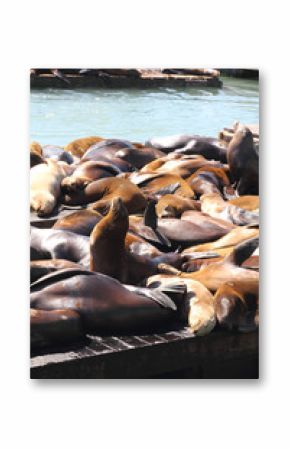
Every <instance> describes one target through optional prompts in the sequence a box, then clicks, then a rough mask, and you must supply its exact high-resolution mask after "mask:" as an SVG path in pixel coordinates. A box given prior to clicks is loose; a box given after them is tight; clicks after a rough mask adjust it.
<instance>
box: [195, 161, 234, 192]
mask: <svg viewBox="0 0 290 449" xmlns="http://www.w3.org/2000/svg"><path fill="white" fill-rule="evenodd" d="M186 182H187V183H188V184H189V185H190V187H191V188H192V190H193V191H194V192H195V194H196V195H197V197H198V198H199V197H200V196H201V195H203V194H204V193H222V192H223V189H224V188H225V187H228V186H229V185H230V180H229V178H228V176H227V174H226V171H225V169H224V168H221V167H209V166H206V167H202V168H200V169H198V170H197V171H196V172H195V173H193V174H192V175H191V176H190V177H189V178H187V179H186Z"/></svg>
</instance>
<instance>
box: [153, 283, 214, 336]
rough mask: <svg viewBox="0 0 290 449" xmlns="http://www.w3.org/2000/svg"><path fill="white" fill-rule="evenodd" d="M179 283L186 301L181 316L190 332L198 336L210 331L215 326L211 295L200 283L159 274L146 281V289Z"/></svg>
mask: <svg viewBox="0 0 290 449" xmlns="http://www.w3.org/2000/svg"><path fill="white" fill-rule="evenodd" d="M178 282H181V284H182V283H184V284H185V285H186V288H187V293H186V301H185V302H184V305H183V306H182V315H183V317H184V318H185V319H186V321H187V323H188V326H189V328H190V330H191V331H192V332H194V333H195V334H196V335H198V336H202V335H206V334H208V333H209V332H211V331H212V329H213V328H214V327H215V324H216V318H215V309H214V301H213V295H212V293H211V292H210V291H209V290H208V289H207V288H206V287H205V286H204V285H203V284H201V283H200V282H198V281H195V280H192V279H180V278H179V277H176V276H170V275H164V274H159V275H155V276H152V277H150V278H149V279H148V280H147V286H148V287H154V288H160V287H161V288H162V287H169V286H170V285H172V284H174V283H178Z"/></svg>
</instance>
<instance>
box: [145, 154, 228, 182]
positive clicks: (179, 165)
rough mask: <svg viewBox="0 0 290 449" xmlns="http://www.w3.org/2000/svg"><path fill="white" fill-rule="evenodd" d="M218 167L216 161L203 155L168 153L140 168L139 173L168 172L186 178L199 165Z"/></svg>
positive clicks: (199, 166)
mask: <svg viewBox="0 0 290 449" xmlns="http://www.w3.org/2000/svg"><path fill="white" fill-rule="evenodd" d="M207 166H209V167H220V166H221V164H220V163H219V162H216V161H208V160H207V159H205V158H204V157H203V156H190V157H188V156H182V155H180V154H175V153H170V154H169V155H167V156H165V157H162V158H159V159H155V160H154V161H153V162H150V163H149V164H147V165H144V167H143V168H142V169H141V170H140V173H150V172H155V173H169V174H171V175H177V176H180V177H181V178H188V177H189V176H190V175H192V173H194V172H195V171H196V170H198V169H199V168H201V167H207Z"/></svg>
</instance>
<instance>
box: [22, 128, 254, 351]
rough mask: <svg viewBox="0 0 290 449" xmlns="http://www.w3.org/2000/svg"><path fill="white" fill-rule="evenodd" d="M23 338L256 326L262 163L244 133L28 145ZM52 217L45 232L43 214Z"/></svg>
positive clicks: (49, 341)
mask: <svg viewBox="0 0 290 449" xmlns="http://www.w3.org/2000/svg"><path fill="white" fill-rule="evenodd" d="M30 161H31V173H30V189H31V191H30V195H31V196H30V206H31V211H32V213H33V214H34V215H38V217H41V219H40V222H41V221H42V227H36V226H32V227H31V343H32V347H33V348H36V347H50V346H51V345H55V344H63V343H65V342H71V341H77V340H81V339H82V338H84V336H85V335H86V334H88V333H96V334H99V335H101V334H103V333H107V334H108V333H109V334H110V333H116V332H125V333H130V332H138V331H140V330H142V331H144V330H146V331H150V330H155V331H156V330H158V329H160V326H164V325H167V326H170V325H171V324H173V323H177V322H180V324H181V325H182V323H183V325H187V326H189V328H190V329H191V330H192V332H194V333H195V334H196V335H206V334H208V333H209V332H211V331H212V330H213V329H214V328H215V327H221V328H224V329H228V330H231V331H241V332H247V331H252V330H254V329H256V328H257V326H258V316H259V314H258V299H259V255H258V241H259V240H258V238H259V196H258V195H259V191H258V189H259V179H258V176H259V170H258V168H259V161H258V153H257V151H256V150H255V148H254V142H253V135H252V133H251V131H250V130H249V129H248V128H247V127H245V126H242V125H239V126H236V127H235V133H234V135H233V137H232V139H231V141H230V142H229V143H228V144H227V146H224V145H222V144H221V143H220V141H218V140H217V139H214V138H206V137H200V136H195V135H186V136H184V135H183V136H173V137H166V138H153V139H151V140H149V141H147V142H145V144H144V145H143V144H141V143H137V142H129V141H124V140H118V139H103V138H101V137H97V136H92V137H87V138H81V139H78V140H75V141H73V142H71V143H69V144H68V145H66V147H64V148H62V147H58V146H53V145H46V146H43V147H41V146H40V145H39V144H38V143H37V142H33V143H32V144H31V147H30ZM55 215H56V216H57V219H56V220H54V224H53V226H52V227H50V228H47V226H46V228H43V224H44V225H45V221H44V220H43V219H45V218H49V217H51V216H55Z"/></svg>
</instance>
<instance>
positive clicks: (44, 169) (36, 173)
mask: <svg viewBox="0 0 290 449" xmlns="http://www.w3.org/2000/svg"><path fill="white" fill-rule="evenodd" d="M71 172H72V168H71V166H70V165H68V164H67V163H65V162H56V161H54V160H53V159H45V163H42V164H38V165H35V166H34V167H32V168H31V170H30V207H31V209H32V210H34V211H36V212H37V214H38V215H39V216H44V215H49V214H50V213H51V212H52V211H53V209H54V207H55V206H56V204H57V201H58V198H59V196H60V184H61V181H62V179H63V178H64V177H65V176H68V175H69V174H70V173H71Z"/></svg>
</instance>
